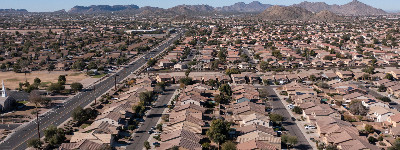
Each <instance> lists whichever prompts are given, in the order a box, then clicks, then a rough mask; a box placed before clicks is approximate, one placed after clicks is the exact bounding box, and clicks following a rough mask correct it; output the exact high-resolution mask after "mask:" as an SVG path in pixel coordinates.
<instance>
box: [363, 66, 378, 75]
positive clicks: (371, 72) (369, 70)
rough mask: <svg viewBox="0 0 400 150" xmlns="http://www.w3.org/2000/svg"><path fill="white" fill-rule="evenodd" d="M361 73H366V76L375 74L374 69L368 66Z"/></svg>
mask: <svg viewBox="0 0 400 150" xmlns="http://www.w3.org/2000/svg"><path fill="white" fill-rule="evenodd" d="M362 71H363V72H365V73H368V74H374V73H375V67H373V66H369V67H367V68H364V69H362Z"/></svg>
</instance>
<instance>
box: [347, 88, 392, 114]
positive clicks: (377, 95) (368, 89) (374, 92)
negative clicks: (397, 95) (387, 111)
mask: <svg viewBox="0 0 400 150" xmlns="http://www.w3.org/2000/svg"><path fill="white" fill-rule="evenodd" d="M353 83H354V84H356V85H357V86H358V87H359V88H361V89H363V90H365V91H367V92H368V94H371V95H372V96H374V97H376V98H379V97H385V96H384V95H381V94H379V93H378V92H376V91H375V90H372V89H370V88H366V87H365V86H364V85H363V83H361V82H353ZM391 100H392V102H390V103H389V105H390V107H392V108H393V109H396V110H397V111H400V104H399V103H398V102H397V101H396V100H394V99H392V98H391Z"/></svg>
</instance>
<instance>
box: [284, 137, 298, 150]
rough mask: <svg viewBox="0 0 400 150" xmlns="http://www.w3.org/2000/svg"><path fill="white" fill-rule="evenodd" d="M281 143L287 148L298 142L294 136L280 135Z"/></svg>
mask: <svg viewBox="0 0 400 150" xmlns="http://www.w3.org/2000/svg"><path fill="white" fill-rule="evenodd" d="M281 142H282V143H284V144H286V147H287V148H289V146H294V145H296V144H297V142H298V140H297V137H296V136H291V135H286V134H284V135H282V136H281Z"/></svg>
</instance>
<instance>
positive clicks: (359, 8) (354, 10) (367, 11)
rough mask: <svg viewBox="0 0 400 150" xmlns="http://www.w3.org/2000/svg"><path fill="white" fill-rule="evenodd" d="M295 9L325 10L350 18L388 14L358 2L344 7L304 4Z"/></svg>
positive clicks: (355, 0)
mask: <svg viewBox="0 0 400 150" xmlns="http://www.w3.org/2000/svg"><path fill="white" fill-rule="evenodd" d="M292 6H294V7H302V8H305V9H307V10H309V11H311V12H321V11H324V10H327V11H331V12H333V13H336V14H340V15H348V16H365V15H382V14H387V12H385V11H384V10H382V9H378V8H374V7H372V6H369V5H367V4H364V3H362V2H360V1H358V0H353V1H352V2H350V3H347V4H344V5H328V4H326V3H324V2H307V1H305V2H302V3H300V4H294V5H292Z"/></svg>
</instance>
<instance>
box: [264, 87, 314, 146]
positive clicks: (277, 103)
mask: <svg viewBox="0 0 400 150" xmlns="http://www.w3.org/2000/svg"><path fill="white" fill-rule="evenodd" d="M258 88H265V89H267V91H268V93H269V95H270V96H269V97H271V98H273V100H272V101H271V105H272V107H273V113H276V114H280V115H282V116H283V117H284V121H283V123H282V125H283V126H284V127H285V129H286V130H288V132H289V134H290V135H292V136H296V137H297V140H298V143H297V144H296V145H295V148H296V149H301V150H308V149H312V147H311V145H310V143H308V141H307V139H306V137H305V136H304V135H303V133H302V132H301V130H300V129H299V127H298V126H297V125H296V122H294V121H292V119H291V116H290V114H289V112H288V111H287V109H285V106H284V105H283V103H282V101H281V100H280V99H279V97H278V96H277V95H276V93H275V91H274V90H273V89H272V87H271V86H260V87H258Z"/></svg>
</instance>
